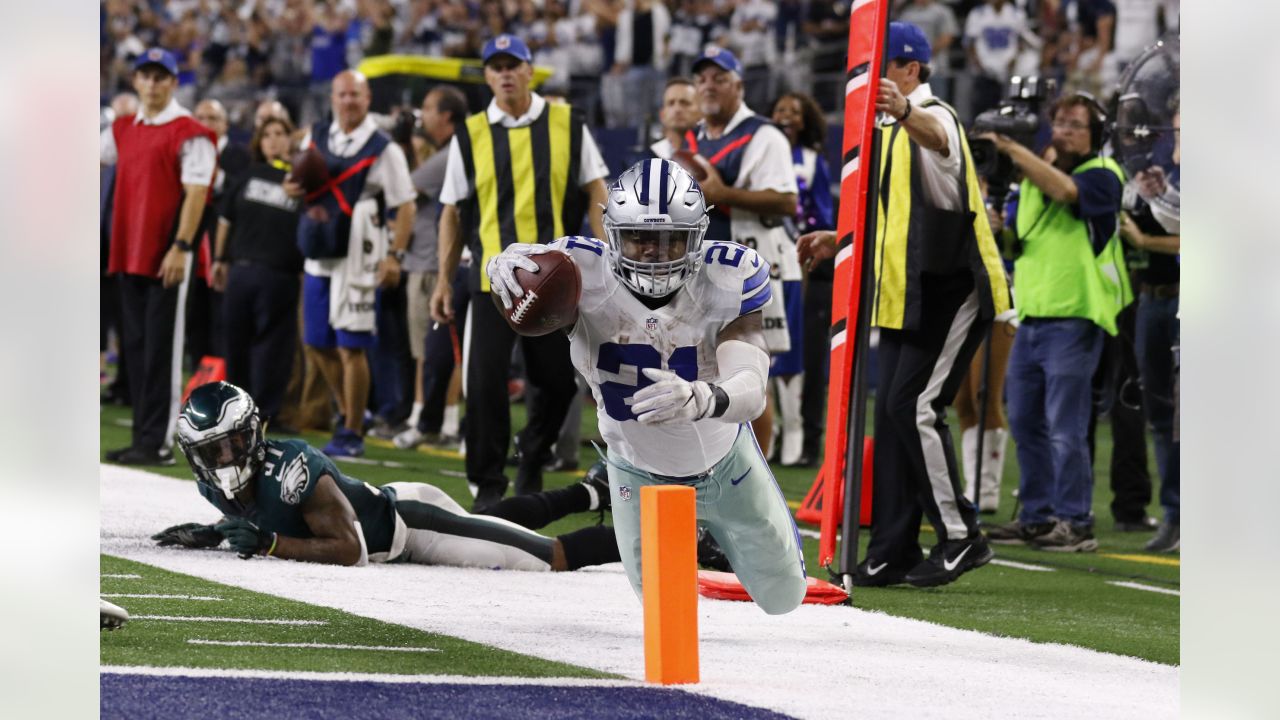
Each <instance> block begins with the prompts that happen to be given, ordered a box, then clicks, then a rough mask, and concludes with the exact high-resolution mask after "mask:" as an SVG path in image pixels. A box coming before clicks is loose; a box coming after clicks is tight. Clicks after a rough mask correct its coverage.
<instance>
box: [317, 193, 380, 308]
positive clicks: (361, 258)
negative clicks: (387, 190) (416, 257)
mask: <svg viewBox="0 0 1280 720" xmlns="http://www.w3.org/2000/svg"><path fill="white" fill-rule="evenodd" d="M377 219H378V203H377V201H376V200H374V199H373V198H368V199H365V200H361V201H360V202H358V203H356V205H355V207H354V208H352V212H351V240H350V244H349V245H348V246H347V256H346V257H345V258H343V259H342V261H341V262H340V263H339V264H338V265H337V267H336V268H334V270H333V280H332V282H331V283H330V285H329V324H330V325H332V326H333V328H334V329H335V330H345V331H347V332H375V328H376V325H377V323H376V317H375V313H374V304H375V301H376V300H377V291H378V263H380V262H382V259H383V258H385V257H386V256H387V227H386V224H385V223H382V224H378V223H376V222H375V221H376V220H377Z"/></svg>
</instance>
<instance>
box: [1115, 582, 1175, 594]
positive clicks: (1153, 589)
mask: <svg viewBox="0 0 1280 720" xmlns="http://www.w3.org/2000/svg"><path fill="white" fill-rule="evenodd" d="M1107 584H1108V585H1115V586H1116V587H1122V588H1129V589H1131V590H1146V591H1147V592H1153V593H1161V594H1164V595H1176V596H1178V597H1182V591H1181V590H1170V589H1169V588H1162V587H1156V586H1154V585H1143V584H1142V583H1136V582H1129V581H1127V580H1108V581H1107Z"/></svg>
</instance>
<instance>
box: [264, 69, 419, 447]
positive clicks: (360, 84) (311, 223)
mask: <svg viewBox="0 0 1280 720" xmlns="http://www.w3.org/2000/svg"><path fill="white" fill-rule="evenodd" d="M370 99H371V98H370V94H369V83H368V81H367V80H366V79H365V77H364V76H363V75H361V74H360V73H357V72H354V71H351V70H344V71H342V72H341V73H339V74H338V76H337V77H335V78H334V80H333V94H332V104H333V120H332V122H323V121H322V122H318V123H316V124H314V125H312V127H311V131H310V133H309V134H308V135H309V136H308V137H307V138H306V139H304V141H303V146H304V147H314V148H316V149H317V150H318V151H319V152H320V153H321V154H322V155H324V157H325V160H326V162H327V163H328V166H329V176H330V177H332V178H344V179H343V180H342V182H341V183H340V184H336V185H335V184H333V183H330V184H329V185H327V186H326V187H325V188H324V189H323V190H322V191H320V192H318V193H317V194H318V195H319V196H318V197H314V196H313V197H309V198H308V201H307V208H306V211H305V213H306V214H305V215H304V216H303V218H302V219H301V220H300V221H299V223H298V242H299V245H300V246H301V247H303V248H304V251H303V252H304V255H305V254H307V248H308V247H314V246H315V245H316V244H318V242H319V240H318V239H320V238H324V239H328V238H332V239H333V241H334V242H336V243H338V245H337V247H336V248H332V249H330V250H329V251H328V252H327V253H313V254H314V255H315V256H314V257H311V256H308V257H307V260H306V262H305V263H304V266H303V270H304V276H303V288H302V290H303V318H304V324H305V327H304V331H303V338H302V339H303V343H305V344H306V345H307V346H308V349H309V356H310V358H311V359H312V360H313V361H314V362H315V363H316V364H317V366H318V367H319V368H320V373H321V374H322V375H323V376H324V379H325V383H326V384H327V385H328V386H329V389H330V391H331V392H332V393H333V395H334V397H335V398H336V399H337V401H338V407H339V408H341V412H342V417H343V424H342V425H341V426H339V427H338V428H337V429H336V430H335V431H334V435H333V439H332V440H331V441H330V442H329V444H328V445H326V446H325V448H324V451H325V453H327V454H329V455H330V456H332V457H340V456H359V455H363V454H364V439H363V437H362V435H363V431H364V411H365V406H366V405H367V404H368V401H369V363H368V358H367V357H366V351H367V350H368V349H369V348H371V347H373V344H374V337H373V333H372V332H371V331H372V327H361V328H359V329H356V328H355V325H351V324H348V323H347V322H345V321H343V322H340V321H335V318H337V317H339V316H340V314H341V311H342V310H343V309H345V308H338V309H334V312H332V313H331V302H332V299H331V296H332V295H338V294H339V293H338V292H337V291H336V290H334V289H333V285H335V284H337V280H335V279H334V278H335V277H336V278H340V279H342V275H341V273H342V270H341V268H342V266H343V265H344V262H345V260H346V257H345V256H346V254H347V248H348V238H349V237H355V236H356V234H357V233H358V232H360V228H359V226H358V225H357V223H356V222H354V220H353V216H354V206H355V205H357V204H359V202H360V201H365V200H373V199H374V198H376V197H377V196H378V195H379V194H382V195H383V197H384V202H385V206H386V207H387V208H395V211H396V215H395V226H394V239H393V240H392V243H391V252H390V254H388V255H387V257H386V258H385V259H384V260H382V261H381V262H380V263H378V270H377V284H378V285H380V286H383V287H386V286H391V285H395V284H397V283H398V282H399V280H400V258H401V257H403V253H404V249H405V248H406V247H408V244H409V234H410V233H411V232H412V228H413V216H414V209H415V208H414V205H413V200H414V192H413V184H412V181H411V180H410V179H409V167H408V162H407V161H406V159H405V156H404V151H402V150H401V149H400V146H399V145H397V144H395V143H394V142H392V141H391V138H390V137H389V136H388V135H387V134H386V133H384V132H383V131H381V130H379V129H378V128H377V125H376V124H375V123H374V121H373V118H372V117H370V116H369V102H370ZM284 187H285V189H286V190H287V191H288V193H289V195H290V196H292V197H302V196H303V191H302V187H301V186H300V185H298V184H297V183H296V182H293V181H291V180H287V181H286V182H285V185H284ZM353 200H354V201H355V202H353ZM344 204H345V205H346V207H344ZM335 254H336V255H338V256H337V257H335ZM340 299H341V298H340ZM344 304H345V303H344Z"/></svg>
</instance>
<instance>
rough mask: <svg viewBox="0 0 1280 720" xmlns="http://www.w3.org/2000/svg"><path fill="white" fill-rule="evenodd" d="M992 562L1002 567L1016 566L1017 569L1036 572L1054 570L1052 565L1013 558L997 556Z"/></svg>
mask: <svg viewBox="0 0 1280 720" xmlns="http://www.w3.org/2000/svg"><path fill="white" fill-rule="evenodd" d="M991 564H992V565H999V566H1000V567H1010V568H1015V569H1017V570H1034V571H1035V572H1053V568H1051V567H1045V566H1043V565H1032V564H1030V563H1020V562H1014V561H1013V560H1001V559H1000V558H995V559H994V560H992V561H991Z"/></svg>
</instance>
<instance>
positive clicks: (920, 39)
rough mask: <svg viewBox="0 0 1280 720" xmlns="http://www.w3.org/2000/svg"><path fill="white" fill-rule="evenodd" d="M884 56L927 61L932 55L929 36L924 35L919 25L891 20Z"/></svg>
mask: <svg viewBox="0 0 1280 720" xmlns="http://www.w3.org/2000/svg"><path fill="white" fill-rule="evenodd" d="M885 56H886V57H888V58H889V59H890V60H915V61H916V62H920V63H928V62H929V58H931V57H933V50H932V49H931V48H930V47H929V38H927V37H925V35H924V31H923V30H921V29H920V26H919V25H914V24H912V23H909V22H891V23H889V42H888V47H887V49H886V50H885Z"/></svg>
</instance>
